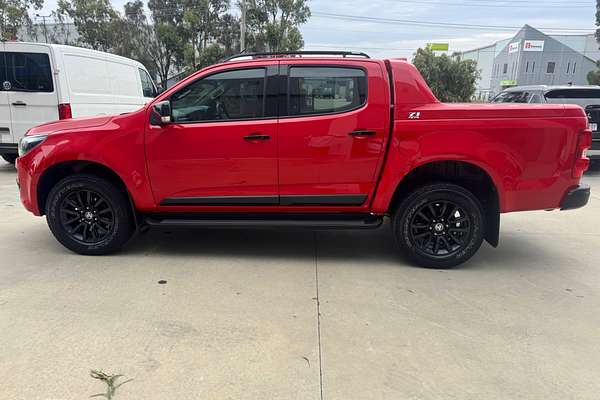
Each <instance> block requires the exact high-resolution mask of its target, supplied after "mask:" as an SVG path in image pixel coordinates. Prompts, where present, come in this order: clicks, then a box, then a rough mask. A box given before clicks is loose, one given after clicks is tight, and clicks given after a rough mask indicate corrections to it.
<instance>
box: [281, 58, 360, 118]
mask: <svg viewBox="0 0 600 400" xmlns="http://www.w3.org/2000/svg"><path fill="white" fill-rule="evenodd" d="M366 101H367V76H366V74H365V72H364V71H363V70H362V69H358V68H333V67H291V68H290V72H289V77H288V115H311V114H313V115H314V114H327V113H335V112H343V111H349V110H352V109H355V108H357V107H360V106H362V105H363V104H365V102H366Z"/></svg>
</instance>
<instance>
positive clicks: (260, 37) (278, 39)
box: [0, 0, 310, 86]
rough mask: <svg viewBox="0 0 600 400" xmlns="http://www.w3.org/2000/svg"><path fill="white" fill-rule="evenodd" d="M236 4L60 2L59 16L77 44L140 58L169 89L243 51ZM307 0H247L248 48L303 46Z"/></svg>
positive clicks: (216, 0) (205, 0)
mask: <svg viewBox="0 0 600 400" xmlns="http://www.w3.org/2000/svg"><path fill="white" fill-rule="evenodd" d="M3 1H4V2H5V0H0V4H2V2H3ZM11 1H13V2H14V1H16V0H11ZM42 1H43V0H21V3H23V2H27V3H31V4H33V3H35V2H40V3H41V2H42ZM230 1H231V0H149V1H148V4H147V6H148V10H149V11H150V12H149V13H148V12H147V10H145V7H144V2H143V0H129V2H128V3H126V4H125V6H124V13H120V12H118V11H117V10H115V9H114V8H113V7H112V5H111V1H110V0H58V8H57V10H55V11H54V12H53V16H54V17H55V18H56V19H57V20H59V22H60V21H65V20H66V18H70V19H72V20H73V22H74V23H75V26H76V28H77V31H78V32H79V35H80V37H79V39H78V40H77V42H76V43H75V44H77V45H79V46H83V47H90V48H94V49H98V50H102V51H107V52H110V53H115V54H119V55H122V56H125V57H129V58H133V59H135V60H138V61H140V62H141V63H142V64H144V65H145V66H146V68H148V70H149V72H150V73H151V74H152V75H153V76H154V77H158V78H159V80H160V81H161V82H162V84H163V86H164V84H165V83H166V80H167V78H168V77H170V76H171V75H173V74H174V72H175V71H186V73H191V72H193V71H194V70H196V69H197V68H200V67H204V66H207V65H210V64H213V63H215V62H217V61H219V60H220V59H222V58H223V57H227V56H230V55H232V54H235V53H238V52H239V49H240V47H239V46H240V19H239V17H237V16H235V15H233V14H232V13H231V12H230V9H231V4H230ZM306 1H307V0H246V3H247V9H248V13H247V16H248V17H247V27H248V29H247V35H246V39H247V40H246V42H247V46H246V47H247V49H248V50H254V51H265V50H271V51H284V50H298V49H300V48H302V46H303V45H304V42H303V40H302V34H301V33H300V30H299V29H298V26H299V25H300V24H302V23H304V22H306V21H307V20H308V18H309V17H310V9H309V8H308V6H307V5H306ZM0 15H2V14H0ZM25 15H26V14H25ZM63 25H64V24H63ZM59 26H60V24H59ZM64 26H65V25H64ZM64 26H63V27H64Z"/></svg>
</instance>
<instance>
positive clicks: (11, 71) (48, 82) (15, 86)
mask: <svg viewBox="0 0 600 400" xmlns="http://www.w3.org/2000/svg"><path fill="white" fill-rule="evenodd" d="M3 55H4V56H3V57H1V58H0V70H4V72H0V81H2V82H1V83H2V89H4V90H11V91H17V92H19V91H20V92H53V91H54V86H53V84H52V70H51V68H50V58H49V57H48V54H43V53H13V52H5V53H3ZM2 64H4V65H3V66H2Z"/></svg>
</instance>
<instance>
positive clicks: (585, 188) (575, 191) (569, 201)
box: [560, 185, 590, 210]
mask: <svg viewBox="0 0 600 400" xmlns="http://www.w3.org/2000/svg"><path fill="white" fill-rule="evenodd" d="M589 199H590V186H589V185H578V186H576V187H574V188H572V189H571V190H569V191H568V192H567V194H565V197H563V199H562V201H561V202H560V209H561V210H573V209H575V208H581V207H583V206H585V205H586V204H587V202H588V200H589Z"/></svg>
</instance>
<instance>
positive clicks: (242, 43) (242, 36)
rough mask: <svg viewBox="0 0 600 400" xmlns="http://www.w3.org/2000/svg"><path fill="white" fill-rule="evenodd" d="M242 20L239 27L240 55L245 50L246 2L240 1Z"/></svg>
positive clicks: (244, 0)
mask: <svg viewBox="0 0 600 400" xmlns="http://www.w3.org/2000/svg"><path fill="white" fill-rule="evenodd" d="M240 5H241V7H242V19H241V25H240V53H243V52H244V50H246V0H241V2H240Z"/></svg>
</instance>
